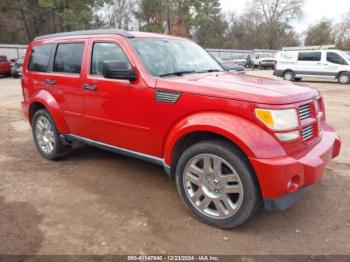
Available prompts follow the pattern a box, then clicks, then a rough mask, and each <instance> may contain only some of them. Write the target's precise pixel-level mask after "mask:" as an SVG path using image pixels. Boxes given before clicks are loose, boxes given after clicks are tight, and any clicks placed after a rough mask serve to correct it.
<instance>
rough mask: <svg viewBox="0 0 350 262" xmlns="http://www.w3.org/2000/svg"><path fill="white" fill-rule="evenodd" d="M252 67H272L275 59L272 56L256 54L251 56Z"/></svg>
mask: <svg viewBox="0 0 350 262" xmlns="http://www.w3.org/2000/svg"><path fill="white" fill-rule="evenodd" d="M252 62H253V67H254V68H259V69H268V68H271V69H273V68H274V67H275V64H276V60H275V59H274V57H273V56H269V55H267V54H265V55H257V56H255V58H253V61H252Z"/></svg>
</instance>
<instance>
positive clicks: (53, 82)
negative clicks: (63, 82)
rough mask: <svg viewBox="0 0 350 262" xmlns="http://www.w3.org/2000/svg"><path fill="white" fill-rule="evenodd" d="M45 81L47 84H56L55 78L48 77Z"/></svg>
mask: <svg viewBox="0 0 350 262" xmlns="http://www.w3.org/2000/svg"><path fill="white" fill-rule="evenodd" d="M44 82H45V84H48V85H50V86H54V85H56V81H55V80H50V79H46V80H45V81H44Z"/></svg>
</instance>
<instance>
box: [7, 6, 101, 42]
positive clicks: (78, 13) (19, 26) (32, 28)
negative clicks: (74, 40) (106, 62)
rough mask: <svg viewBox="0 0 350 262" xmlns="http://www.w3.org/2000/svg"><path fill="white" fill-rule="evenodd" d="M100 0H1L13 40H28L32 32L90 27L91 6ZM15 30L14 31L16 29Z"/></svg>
mask: <svg viewBox="0 0 350 262" xmlns="http://www.w3.org/2000/svg"><path fill="white" fill-rule="evenodd" d="M103 2H105V1H102V0H1V2H0V10H1V14H2V16H4V17H6V18H8V22H7V23H6V24H5V26H6V28H11V30H12V31H13V35H16V37H15V38H17V43H25V42H29V41H31V40H32V39H33V38H34V37H35V36H37V35H42V34H48V33H55V32H62V31H72V30H79V29H89V28H94V27H95V23H96V21H97V17H96V15H95V14H94V9H95V8H97V7H98V6H100V5H101V4H103ZM17 31H18V32H17Z"/></svg>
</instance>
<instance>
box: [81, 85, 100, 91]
mask: <svg viewBox="0 0 350 262" xmlns="http://www.w3.org/2000/svg"><path fill="white" fill-rule="evenodd" d="M83 89H85V90H91V91H96V90H97V86H95V85H88V84H84V85H83Z"/></svg>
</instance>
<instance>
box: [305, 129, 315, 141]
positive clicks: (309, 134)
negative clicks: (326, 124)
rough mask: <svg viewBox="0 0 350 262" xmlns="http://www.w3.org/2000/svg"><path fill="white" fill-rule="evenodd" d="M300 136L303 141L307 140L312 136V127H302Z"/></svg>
mask: <svg viewBox="0 0 350 262" xmlns="http://www.w3.org/2000/svg"><path fill="white" fill-rule="evenodd" d="M302 135H303V140H304V141H307V140H309V139H310V138H312V137H313V136H314V127H313V126H307V127H304V128H303V130H302Z"/></svg>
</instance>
